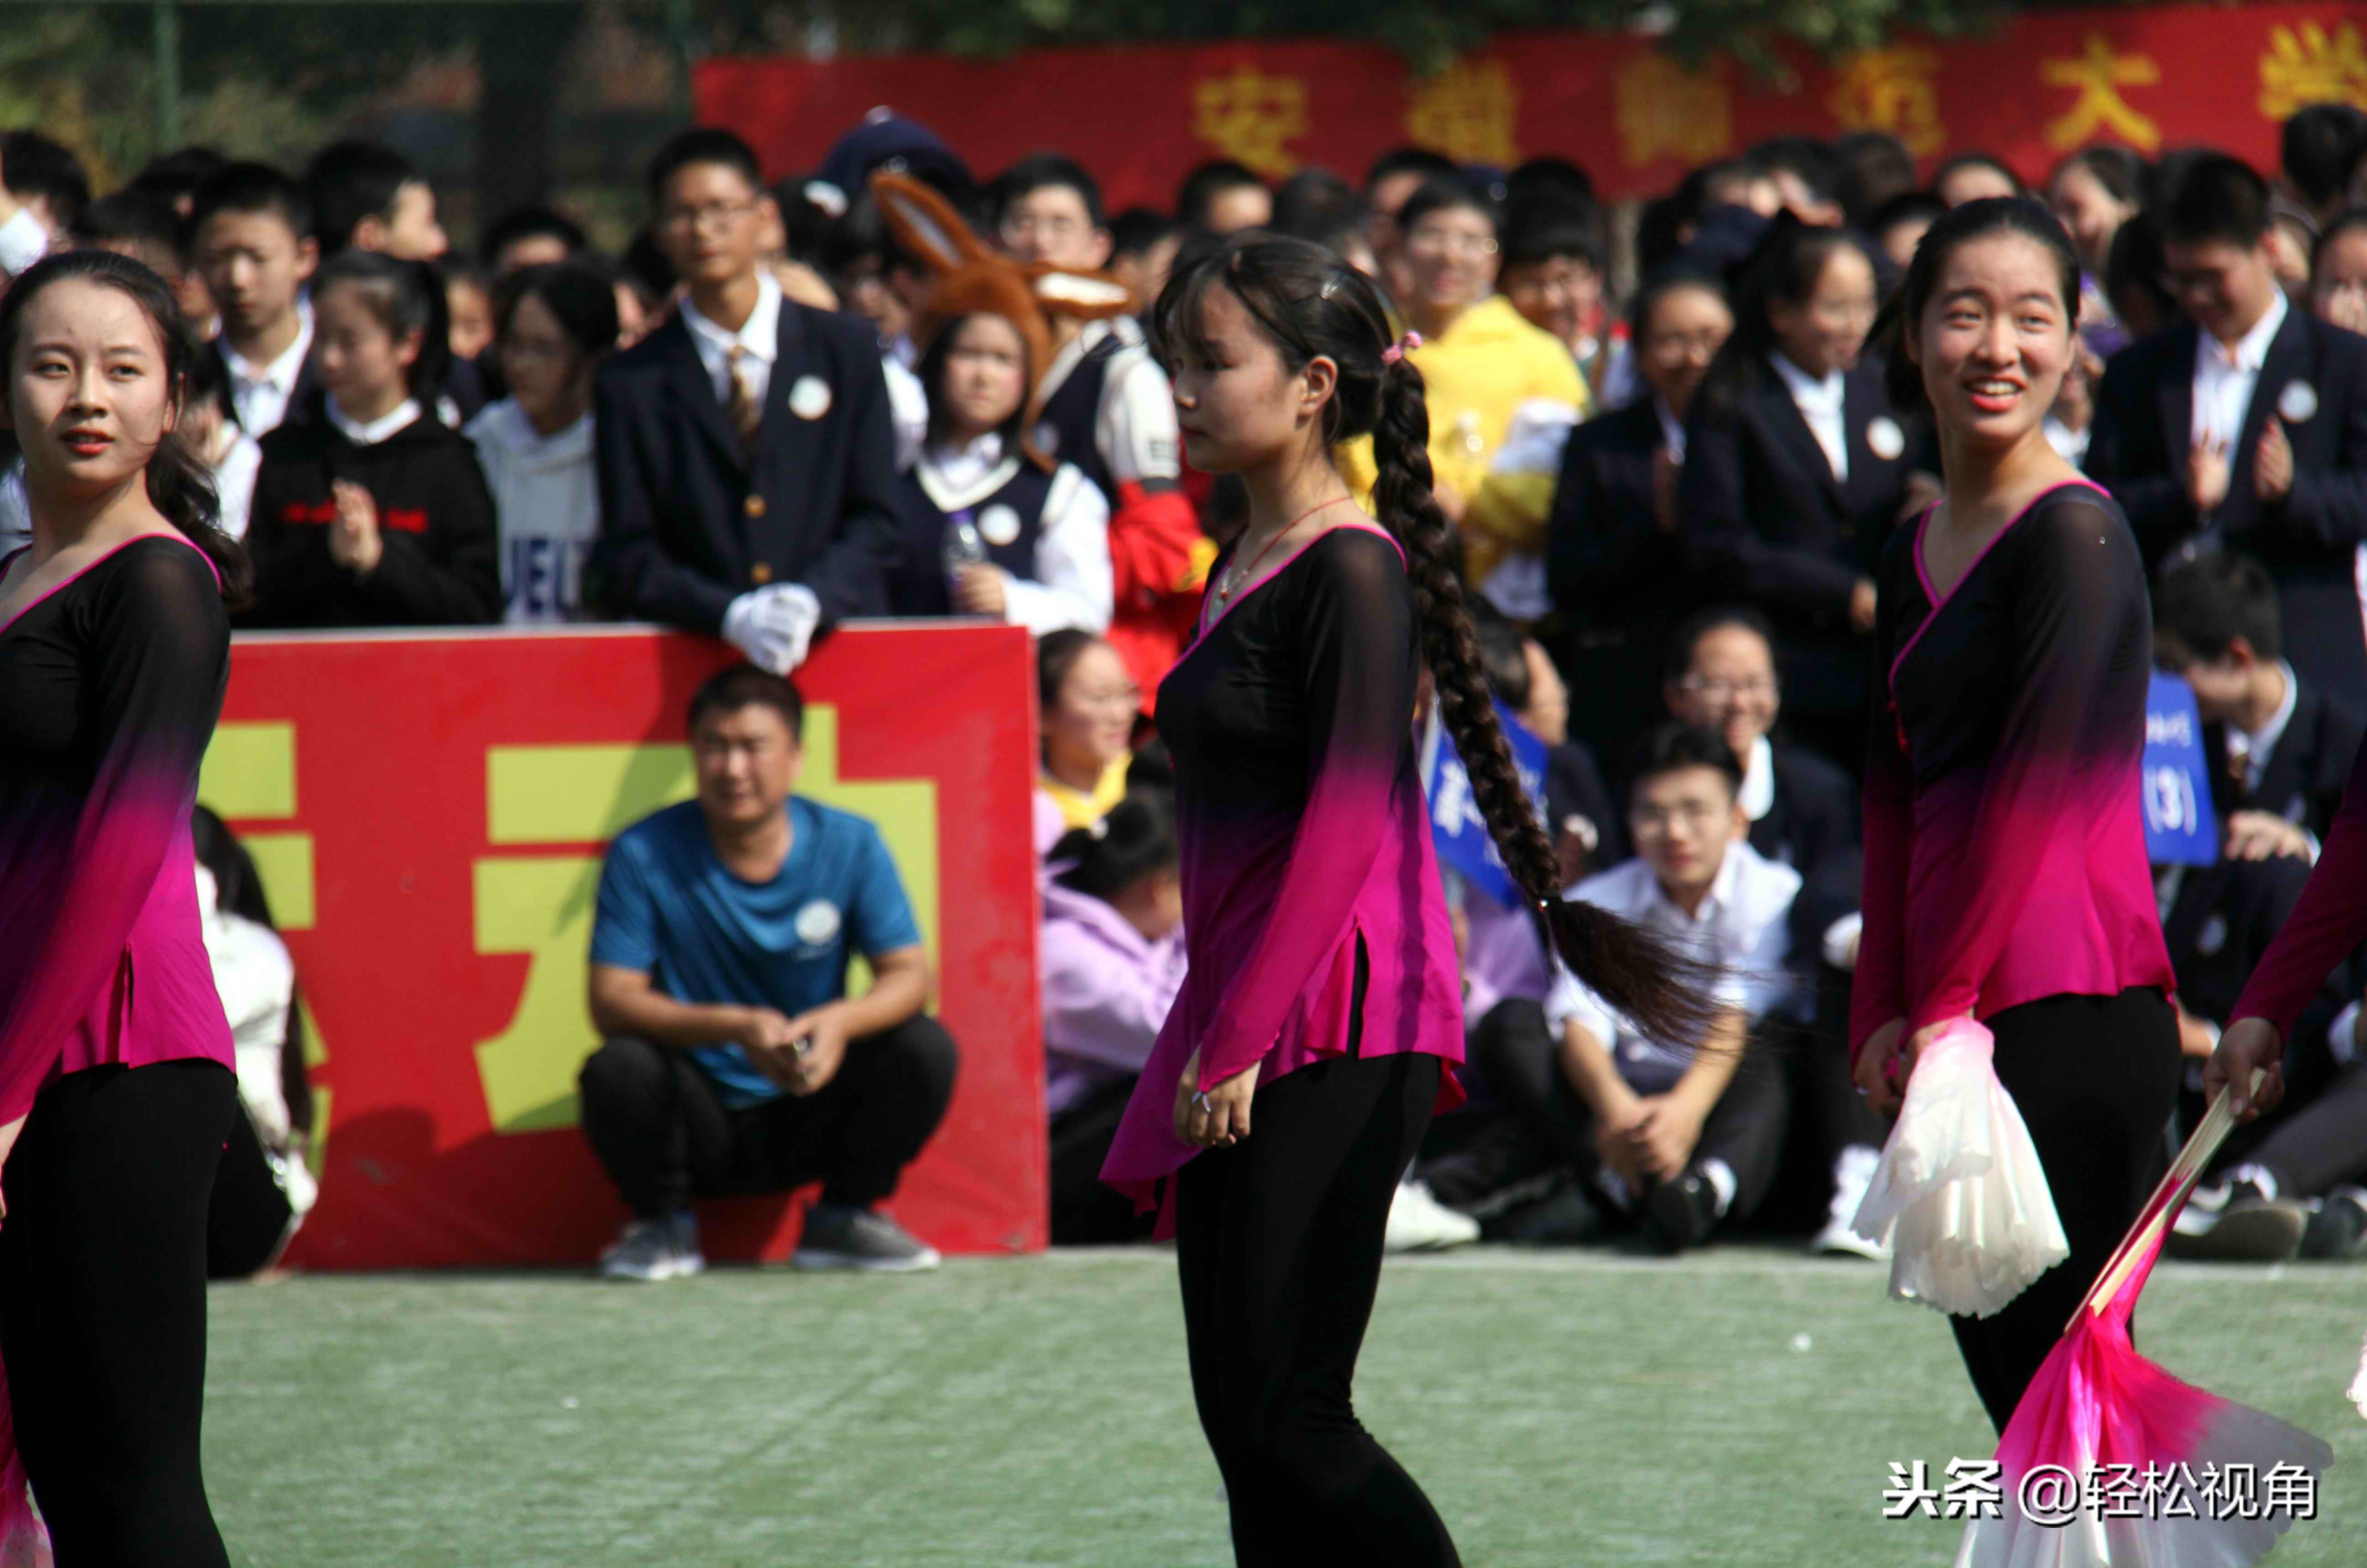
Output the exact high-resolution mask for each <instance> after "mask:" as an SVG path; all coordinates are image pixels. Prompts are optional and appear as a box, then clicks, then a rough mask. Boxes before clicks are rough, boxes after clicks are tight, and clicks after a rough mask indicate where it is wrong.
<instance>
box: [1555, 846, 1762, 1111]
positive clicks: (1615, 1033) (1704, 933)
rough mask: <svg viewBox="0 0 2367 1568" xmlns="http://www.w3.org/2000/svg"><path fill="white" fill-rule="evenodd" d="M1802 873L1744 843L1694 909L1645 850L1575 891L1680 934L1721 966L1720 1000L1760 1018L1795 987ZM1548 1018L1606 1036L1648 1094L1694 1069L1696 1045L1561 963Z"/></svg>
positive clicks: (1633, 1083)
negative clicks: (1621, 1005)
mask: <svg viewBox="0 0 2367 1568" xmlns="http://www.w3.org/2000/svg"><path fill="white" fill-rule="evenodd" d="M1800 882H1801V878H1800V874H1799V873H1798V872H1796V871H1795V870H1793V869H1792V868H1791V867H1790V866H1788V865H1778V864H1776V863H1774V862H1773V861H1771V860H1768V859H1767V858H1765V857H1764V856H1762V855H1761V854H1760V853H1759V852H1758V851H1756V850H1754V849H1752V848H1751V847H1750V844H1749V842H1747V841H1740V840H1738V841H1737V842H1736V843H1735V844H1733V845H1732V846H1731V847H1729V848H1728V849H1727V852H1726V859H1725V861H1724V862H1722V863H1720V864H1719V866H1718V868H1717V876H1716V879H1715V880H1713V881H1712V882H1711V884H1710V889H1709V893H1708V895H1707V896H1706V897H1704V898H1703V899H1702V903H1701V908H1699V909H1698V910H1697V911H1695V912H1694V913H1693V914H1691V915H1688V914H1686V913H1685V912H1684V911H1683V910H1682V909H1681V908H1678V907H1677V906H1676V905H1675V904H1674V903H1672V902H1670V898H1669V896H1668V895H1667V894H1666V893H1665V892H1663V891H1661V888H1660V882H1659V877H1658V876H1656V875H1655V874H1653V871H1652V868H1651V866H1650V865H1649V864H1648V863H1646V862H1645V861H1644V860H1643V859H1642V858H1641V857H1640V856H1639V857H1638V858H1637V859H1635V860H1631V861H1628V862H1626V863H1624V864H1621V865H1617V866H1614V867H1613V868H1612V869H1611V870H1609V871H1606V872H1603V873H1602V874H1600V875H1596V876H1590V877H1588V878H1587V879H1586V880H1585V881H1583V882H1581V883H1580V884H1579V885H1578V886H1576V887H1574V888H1572V889H1570V891H1569V894H1568V895H1566V897H1570V898H1572V899H1578V900H1582V901H1584V902H1586V903H1589V904H1592V905H1595V906H1597V907H1598V908H1603V909H1608V910H1609V911H1611V912H1612V913H1613V914H1614V915H1620V916H1624V917H1625V918H1626V919H1630V920H1633V921H1635V922H1637V924H1639V925H1642V926H1645V927H1647V928H1648V929H1650V930H1653V931H1662V932H1665V933H1667V934H1668V935H1670V936H1671V937H1673V938H1675V939H1676V941H1677V942H1678V943H1679V944H1680V945H1681V946H1682V947H1684V948H1686V949H1687V950H1689V951H1690V952H1691V953H1692V954H1693V957H1695V958H1696V959H1699V960H1700V961H1701V962H1703V963H1704V964H1710V965H1712V966H1713V967H1715V968H1716V969H1717V970H1718V971H1719V976H1720V977H1719V980H1718V983H1717V1000H1718V1002H1719V1003H1720V1004H1721V1005H1722V1006H1726V1007H1730V1008H1733V1009H1735V1010H1738V1011H1740V1012H1741V1013H1742V1015H1743V1016H1744V1017H1745V1018H1748V1019H1750V1020H1753V1021H1756V1020H1758V1019H1761V1018H1763V1017H1765V1016H1766V1015H1767V1014H1768V1013H1769V1012H1771V1011H1772V1010H1774V1009H1775V1008H1776V1007H1777V1006H1778V1005H1780V1004H1781V1003H1782V1002H1783V1001H1784V999H1785V998H1787V997H1789V995H1790V994H1791V991H1792V976H1790V975H1789V974H1788V973H1787V972H1786V971H1785V969H1784V960H1785V959H1786V958H1787V957H1788V956H1790V953H1791V942H1792V937H1791V916H1792V900H1793V899H1794V898H1795V897H1797V896H1798V894H1799V891H1800ZM1572 1022H1577V1023H1580V1024H1583V1025H1585V1026H1586V1029H1587V1031H1588V1032H1590V1033H1591V1034H1592V1035H1593V1036H1594V1037H1595V1038H1596V1039H1597V1040H1600V1041H1602V1042H1603V1048H1604V1049H1605V1050H1606V1051H1608V1052H1609V1053H1610V1054H1611V1060H1612V1062H1613V1063H1614V1065H1615V1066H1617V1067H1618V1069H1619V1076H1620V1077H1623V1078H1625V1079H1626V1080H1627V1083H1628V1086H1629V1087H1630V1088H1632V1089H1635V1090H1636V1091H1637V1093H1639V1094H1659V1093H1661V1092H1663V1091H1665V1090H1667V1089H1670V1088H1672V1087H1673V1086H1674V1085H1675V1084H1676V1081H1677V1080H1678V1079H1679V1078H1681V1077H1683V1076H1684V1072H1685V1069H1686V1068H1687V1067H1688V1066H1692V1065H1693V1052H1694V1050H1695V1048H1696V1047H1697V1046H1698V1044H1699V1042H1697V1041H1682V1042H1677V1041H1660V1040H1655V1039H1653V1038H1651V1037H1650V1036H1649V1035H1647V1034H1645V1033H1644V1032H1642V1031H1640V1030H1638V1029H1637V1027H1636V1026H1635V1025H1634V1024H1632V1023H1630V1022H1628V1021H1627V1020H1626V1019H1625V1018H1623V1017H1622V1016H1620V1015H1619V1014H1617V1013H1615V1012H1614V1011H1612V1010H1611V1009H1610V1007H1609V1006H1608V1005H1607V1004H1605V1003H1604V1002H1603V998H1600V997H1598V996H1596V995H1595V994H1594V992H1593V991H1592V990H1591V989H1590V988H1589V987H1586V986H1585V985H1584V984H1582V983H1581V982H1580V980H1579V979H1578V977H1577V976H1574V975H1572V974H1571V973H1570V972H1569V970H1568V969H1567V968H1564V967H1562V966H1561V965H1560V964H1558V963H1557V964H1555V973H1554V985H1553V990H1552V991H1551V993H1549V994H1548V995H1547V996H1546V1025H1547V1026H1548V1027H1549V1028H1551V1030H1552V1031H1553V1032H1554V1034H1555V1035H1556V1036H1557V1037H1558V1036H1559V1035H1560V1034H1561V1033H1562V1032H1563V1031H1564V1029H1565V1028H1566V1027H1567V1026H1568V1025H1569V1024H1570V1023H1572Z"/></svg>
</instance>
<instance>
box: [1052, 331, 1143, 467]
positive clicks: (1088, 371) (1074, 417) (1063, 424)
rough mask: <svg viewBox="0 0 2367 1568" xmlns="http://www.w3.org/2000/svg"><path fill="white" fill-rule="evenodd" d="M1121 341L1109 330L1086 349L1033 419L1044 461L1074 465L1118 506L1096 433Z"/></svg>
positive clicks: (1123, 340) (1098, 429) (1107, 465)
mask: <svg viewBox="0 0 2367 1568" xmlns="http://www.w3.org/2000/svg"><path fill="white" fill-rule="evenodd" d="M1126 346H1127V344H1126V342H1125V339H1124V337H1123V336H1122V335H1121V334H1120V333H1116V332H1112V333H1108V334H1106V335H1105V336H1104V337H1103V338H1102V340H1101V341H1100V342H1099V343H1096V344H1093V347H1091V348H1089V349H1087V350H1085V352H1084V354H1083V355H1082V356H1080V357H1079V359H1078V360H1077V365H1076V368H1075V369H1073V370H1071V371H1070V372H1069V373H1068V375H1066V376H1064V377H1062V378H1061V379H1060V384H1059V386H1058V387H1055V388H1054V389H1052V395H1051V396H1050V397H1048V398H1046V399H1045V400H1044V406H1043V407H1042V408H1041V409H1040V410H1038V411H1037V413H1036V446H1037V448H1038V449H1040V450H1041V451H1042V452H1043V453H1044V455H1045V456H1046V457H1051V458H1054V459H1056V460H1057V461H1059V462H1063V463H1073V464H1075V465H1076V466H1077V468H1079V470H1080V471H1082V473H1083V474H1084V476H1085V478H1087V479H1091V480H1093V483H1094V484H1096V485H1098V486H1099V487H1100V488H1101V492H1102V493H1103V494H1104V495H1105V496H1108V497H1109V498H1110V505H1111V506H1112V508H1116V505H1117V481H1116V477H1115V476H1113V475H1112V474H1111V473H1110V468H1109V464H1108V462H1107V461H1106V460H1105V459H1104V457H1102V450H1101V442H1100V440H1099V439H1098V437H1099V435H1100V426H1101V412H1102V389H1103V388H1104V386H1106V385H1107V384H1108V382H1109V373H1110V366H1111V365H1112V363H1114V362H1115V361H1116V358H1117V356H1118V355H1119V354H1120V352H1122V351H1123V350H1124V349H1125V348H1126Z"/></svg>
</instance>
